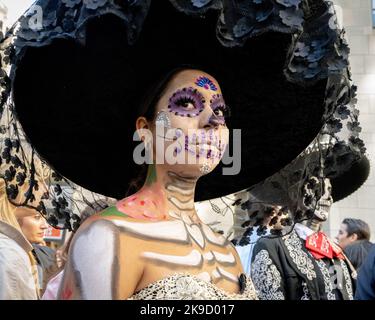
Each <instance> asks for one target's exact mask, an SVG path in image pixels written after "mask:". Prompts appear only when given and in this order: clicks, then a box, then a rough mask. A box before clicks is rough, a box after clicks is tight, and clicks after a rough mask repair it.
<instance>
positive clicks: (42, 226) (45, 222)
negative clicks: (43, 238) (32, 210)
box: [40, 218, 48, 229]
mask: <svg viewBox="0 0 375 320" xmlns="http://www.w3.org/2000/svg"><path fill="white" fill-rule="evenodd" d="M40 228H41V229H47V228H48V225H47V221H46V220H45V219H44V218H43V219H42V225H41V226H40Z"/></svg>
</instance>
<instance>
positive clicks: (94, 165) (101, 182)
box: [14, 2, 326, 201]
mask: <svg viewBox="0 0 375 320" xmlns="http://www.w3.org/2000/svg"><path fill="white" fill-rule="evenodd" d="M167 3H168V2H167ZM161 14H162V16H166V15H167V16H168V19H161V18H160V16H161ZM217 18H218V17H217V12H211V13H207V15H206V16H205V19H200V18H193V17H190V16H187V15H185V14H183V13H179V12H177V11H176V10H175V9H174V8H173V7H172V5H171V4H169V3H168V4H165V5H158V6H151V9H150V12H149V14H148V17H147V19H146V21H145V24H144V26H143V30H142V32H141V34H140V38H139V40H138V41H137V42H136V43H135V44H134V45H129V44H128V39H127V37H126V34H127V33H126V30H125V25H124V24H123V21H122V20H121V19H119V18H117V17H115V16H114V15H106V16H102V17H100V18H96V19H92V20H90V21H89V23H88V25H87V28H86V31H87V32H86V37H85V41H84V44H82V41H80V42H78V41H72V40H67V39H59V40H55V41H53V42H52V43H51V44H49V45H47V46H43V47H40V48H28V49H27V50H26V51H25V54H24V56H23V58H22V60H21V61H20V63H19V64H18V66H17V70H16V77H15V84H14V99H15V106H16V110H17V114H18V116H19V119H20V122H21V124H22V126H23V128H24V130H25V132H26V134H27V136H28V137H29V139H30V141H31V143H32V144H33V146H34V147H35V148H36V150H37V151H38V152H39V154H40V155H41V156H42V157H44V158H45V159H46V160H47V161H48V162H49V163H50V164H51V165H52V166H53V167H54V168H55V169H56V170H57V171H58V172H59V173H61V174H62V175H63V176H65V177H67V178H68V179H70V180H71V181H73V182H75V183H76V184H78V185H81V186H83V187H84V188H86V189H88V190H91V191H94V192H97V193H99V194H103V195H106V196H110V197H114V198H122V197H123V196H124V195H125V192H126V190H127V188H128V186H129V183H130V182H131V181H132V180H133V179H134V178H136V176H137V174H138V166H137V165H136V164H135V163H134V161H133V160H132V154H133V150H134V146H135V143H134V142H133V141H132V137H133V133H134V130H135V119H136V117H137V116H140V114H139V103H140V98H141V97H143V95H144V94H145V92H146V90H147V88H148V87H149V85H150V84H151V83H152V82H153V81H155V80H156V79H157V78H158V77H159V76H160V75H161V74H163V73H166V72H167V71H169V70H170V69H172V68H174V67H176V66H179V65H182V64H192V65H197V66H200V67H201V68H202V69H203V70H204V71H206V72H208V73H211V74H212V75H213V76H214V77H215V78H216V79H217V80H218V82H219V83H220V84H221V87H222V91H223V93H224V97H225V99H226V102H227V103H228V104H229V105H230V106H231V108H232V115H233V116H232V118H231V120H230V121H229V123H228V126H229V127H230V128H231V129H241V161H240V167H241V170H240V172H239V173H238V174H236V175H227V176H225V175H223V174H222V170H221V168H222V165H220V166H218V168H217V169H215V170H214V172H212V173H211V174H209V175H207V176H205V177H202V178H201V179H200V180H199V183H198V186H197V190H196V201H202V200H206V199H211V198H217V197H220V196H222V195H226V194H230V193H233V192H237V191H239V190H242V189H245V188H247V187H249V186H251V185H254V184H256V183H258V182H260V181H262V180H264V179H265V178H266V177H268V176H271V175H272V174H273V173H275V172H277V171H279V170H280V169H281V168H283V167H284V166H285V165H287V164H288V163H290V162H291V161H292V160H293V159H294V158H295V157H296V156H297V155H298V154H300V153H301V152H302V150H304V149H305V148H306V146H307V145H309V144H310V142H311V141H312V140H313V139H314V138H315V136H316V135H317V134H318V133H319V130H320V129H321V127H322V124H323V123H322V115H323V113H324V94H325V87H326V81H325V80H321V81H320V82H318V83H316V84H314V85H312V86H309V87H302V86H300V85H297V84H292V83H290V82H288V81H287V80H286V79H285V76H284V73H283V68H284V66H285V58H286V55H287V50H288V48H289V46H290V43H291V41H292V37H291V36H290V35H286V34H280V33H269V34H265V35H262V36H260V37H258V38H255V39H251V40H248V41H247V42H246V44H245V45H244V46H243V47H242V48H240V47H237V48H226V47H223V46H222V45H221V44H220V43H219V42H218V40H217V38H216V34H215V25H216V21H217ZM172 26H173V27H172ZM187 26H188V27H187ZM73 40H74V39H73ZM81 40H82V39H81Z"/></svg>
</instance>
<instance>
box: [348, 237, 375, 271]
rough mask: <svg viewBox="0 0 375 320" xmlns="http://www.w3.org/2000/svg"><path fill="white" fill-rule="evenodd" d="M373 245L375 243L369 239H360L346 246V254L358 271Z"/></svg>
mask: <svg viewBox="0 0 375 320" xmlns="http://www.w3.org/2000/svg"><path fill="white" fill-rule="evenodd" d="M373 245H374V244H373V243H372V242H370V241H368V240H358V241H355V242H353V243H352V244H350V245H348V246H347V247H345V249H344V252H345V255H346V256H347V258H348V259H349V261H350V262H351V263H352V265H353V267H354V268H355V269H356V270H357V271H358V270H359V268H360V267H361V265H362V264H363V262H364V261H365V260H366V258H367V255H368V253H369V251H370V250H371V248H372V246H373Z"/></svg>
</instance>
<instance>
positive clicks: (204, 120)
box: [200, 106, 222, 129]
mask: <svg viewBox="0 0 375 320" xmlns="http://www.w3.org/2000/svg"><path fill="white" fill-rule="evenodd" d="M221 124H222V123H221V122H220V119H219V118H218V117H217V116H216V115H215V113H214V112H213V111H212V109H211V107H208V106H206V107H205V110H204V111H203V112H202V113H201V121H200V127H201V128H204V129H211V128H217V127H218V126H219V125H221Z"/></svg>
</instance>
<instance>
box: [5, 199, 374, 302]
mask: <svg viewBox="0 0 375 320" xmlns="http://www.w3.org/2000/svg"><path fill="white" fill-rule="evenodd" d="M0 205H1V210H0V283H1V286H0V299H1V300H6V299H45V300H55V299H57V293H58V289H59V285H60V283H61V280H62V276H63V269H64V266H65V262H66V261H67V259H68V249H69V245H70V240H71V238H72V237H71V238H67V239H65V243H63V244H62V245H61V246H59V247H57V248H56V250H55V249H53V248H51V247H53V244H51V243H48V245H47V244H46V242H45V241H44V233H45V230H46V229H47V223H46V221H45V219H44V218H43V217H42V215H41V214H40V213H39V212H37V211H36V210H34V209H30V208H26V207H21V208H16V207H14V206H13V205H12V204H11V203H10V202H9V200H8V199H7V197H6V196H4V193H1V202H0ZM370 236H371V230H370V227H369V225H368V224H367V223H366V222H364V221H363V220H360V219H354V218H346V219H344V220H343V221H342V223H341V225H340V228H339V231H338V234H337V235H336V237H335V241H336V243H337V244H338V245H339V246H340V248H341V249H343V252H344V253H345V255H346V257H347V258H348V259H349V260H350V262H351V264H352V265H353V267H354V268H355V270H356V271H357V273H358V276H357V279H356V284H355V286H354V287H355V298H356V299H358V300H375V246H374V244H373V243H372V242H371V241H370ZM30 270H33V272H30Z"/></svg>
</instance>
